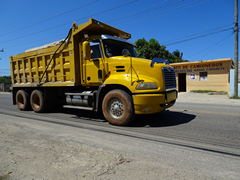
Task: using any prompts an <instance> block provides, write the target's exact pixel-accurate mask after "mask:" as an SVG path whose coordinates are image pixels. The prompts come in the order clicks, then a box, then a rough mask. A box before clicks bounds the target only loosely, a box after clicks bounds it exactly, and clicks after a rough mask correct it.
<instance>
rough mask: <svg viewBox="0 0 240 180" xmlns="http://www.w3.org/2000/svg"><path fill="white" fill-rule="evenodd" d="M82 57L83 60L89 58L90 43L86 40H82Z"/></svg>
mask: <svg viewBox="0 0 240 180" xmlns="http://www.w3.org/2000/svg"><path fill="white" fill-rule="evenodd" d="M83 58H84V59H85V60H89V59H91V48H90V43H89V42H88V41H84V42H83Z"/></svg>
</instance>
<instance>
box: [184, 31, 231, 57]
mask: <svg viewBox="0 0 240 180" xmlns="http://www.w3.org/2000/svg"><path fill="white" fill-rule="evenodd" d="M231 35H233V33H231V34H230V35H228V36H226V37H225V38H223V39H222V40H220V41H218V42H217V43H216V44H213V45H211V46H209V47H207V48H205V49H203V50H201V51H199V52H197V53H195V54H193V55H190V56H188V57H187V58H186V59H189V58H190V57H193V56H196V55H197V54H199V53H202V52H204V51H206V50H208V49H209V48H211V47H213V48H215V47H216V46H217V45H219V44H220V43H221V42H223V41H224V40H228V39H229V38H230V37H231ZM224 42H226V41H224ZM205 56H206V55H205Z"/></svg>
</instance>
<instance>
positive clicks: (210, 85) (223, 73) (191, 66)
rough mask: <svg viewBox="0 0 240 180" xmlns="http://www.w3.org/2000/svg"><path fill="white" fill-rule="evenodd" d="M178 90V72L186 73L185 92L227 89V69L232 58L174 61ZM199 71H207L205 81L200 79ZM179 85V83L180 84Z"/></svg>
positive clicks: (230, 64) (229, 67)
mask: <svg viewBox="0 0 240 180" xmlns="http://www.w3.org/2000/svg"><path fill="white" fill-rule="evenodd" d="M171 66H172V67H173V68H174V69H175V71H176V80H177V87H178V90H179V82H178V79H179V74H182V73H186V92H189V91H191V90H212V91H226V92H228V91H229V70H230V69H231V66H232V59H220V60H207V61H196V62H185V63H174V64H171ZM200 72H207V79H206V81H201V80H200ZM180 86H181V85H180Z"/></svg>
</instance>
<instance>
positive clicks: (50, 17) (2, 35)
mask: <svg viewBox="0 0 240 180" xmlns="http://www.w3.org/2000/svg"><path fill="white" fill-rule="evenodd" d="M97 1H98V0H95V1H93V2H91V3H88V4H85V5H83V6H80V7H77V8H74V9H72V10H70V11H67V12H64V13H62V14H59V15H56V16H53V17H50V18H48V19H45V20H42V21H39V22H37V23H34V24H31V25H28V26H25V27H23V28H20V29H17V30H14V31H11V32H8V33H5V34H2V35H0V36H4V35H7V34H11V33H14V32H17V31H20V30H23V29H26V28H29V27H32V26H35V25H38V24H40V23H43V22H46V21H49V20H51V19H54V18H57V17H59V16H62V15H64V14H68V13H70V12H72V11H75V10H77V9H80V8H83V7H86V6H89V5H91V4H93V3H96V2H97Z"/></svg>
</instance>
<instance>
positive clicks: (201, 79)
mask: <svg viewBox="0 0 240 180" xmlns="http://www.w3.org/2000/svg"><path fill="white" fill-rule="evenodd" d="M199 75H200V77H199V81H207V72H200V74H199Z"/></svg>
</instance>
